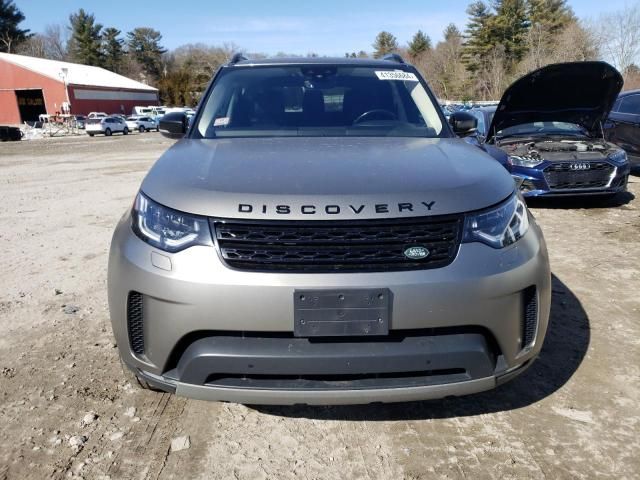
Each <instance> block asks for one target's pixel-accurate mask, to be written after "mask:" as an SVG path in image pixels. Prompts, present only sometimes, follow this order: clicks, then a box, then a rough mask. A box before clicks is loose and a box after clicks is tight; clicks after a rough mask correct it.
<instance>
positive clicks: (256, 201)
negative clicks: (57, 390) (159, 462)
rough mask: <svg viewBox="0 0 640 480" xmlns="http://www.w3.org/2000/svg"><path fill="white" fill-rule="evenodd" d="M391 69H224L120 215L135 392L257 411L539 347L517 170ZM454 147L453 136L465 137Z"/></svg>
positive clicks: (514, 371) (338, 400) (316, 63)
mask: <svg viewBox="0 0 640 480" xmlns="http://www.w3.org/2000/svg"><path fill="white" fill-rule="evenodd" d="M450 123H451V125H450V124H449V123H447V122H446V121H445V118H444V116H443V114H442V111H441V109H440V108H439V106H438V104H437V103H436V99H435V98H434V96H433V94H432V92H431V91H430V89H429V87H428V86H427V84H426V83H425V81H424V80H423V79H422V78H421V76H420V75H419V73H418V72H417V70H416V69H415V68H414V67H412V66H410V65H408V64H405V63H404V61H402V59H401V58H399V57H397V56H391V57H389V58H386V59H383V60H368V59H365V60H359V59H325V58H321V59H318V58H305V59H276V60H269V59H267V60H259V61H251V60H247V59H244V58H242V57H239V56H236V57H234V59H233V60H232V61H231V62H230V63H229V64H227V65H225V66H223V67H222V68H220V70H219V71H218V72H217V73H216V75H215V76H214V78H213V80H212V82H211V84H210V85H209V87H208V89H207V91H206V92H205V94H204V96H203V99H202V101H201V103H200V106H199V108H198V110H197V113H196V115H195V116H194V117H193V118H192V119H191V121H189V122H188V121H187V118H186V116H185V115H184V114H183V113H169V114H167V115H165V117H164V118H163V120H162V122H161V125H160V128H161V131H163V133H164V134H165V135H167V136H173V137H179V138H180V140H179V141H178V142H177V143H176V144H175V145H173V146H172V147H171V148H170V149H169V150H168V151H167V152H166V153H165V154H163V155H162V156H161V157H160V159H159V160H158V161H157V162H156V163H155V165H154V166H153V167H152V168H151V170H150V171H149V173H148V174H147V176H146V178H145V179H144V181H143V182H142V185H141V188H140V191H139V192H138V194H137V196H136V198H135V201H134V202H133V206H132V208H130V209H129V210H128V211H127V212H126V214H125V215H124V217H123V218H122V219H121V221H120V223H119V224H118V226H117V228H116V230H115V233H114V236H113V241H112V245H111V253H110V260H109V282H108V288H109V308H110V312H111V320H112V323H113V332H114V335H115V337H116V340H117V344H118V347H119V352H120V356H121V359H122V361H123V364H124V365H125V366H126V368H127V369H129V370H130V372H132V374H133V375H135V378H136V379H137V381H139V382H140V384H141V385H142V386H143V387H148V388H154V389H160V390H164V391H169V392H176V393H177V394H179V395H184V396H188V397H193V398H199V399H210V400H223V401H233V402H241V403H247V404H298V403H301V404H357V403H369V402H396V401H409V400H420V399H429V398H438V397H445V396H450V395H464V394H470V393H474V392H479V391H483V390H487V389H491V388H493V387H495V386H496V385H498V384H501V383H503V382H505V381H507V380H509V379H511V378H513V377H514V376H516V375H518V374H519V373H521V372H522V371H524V370H525V369H526V368H527V367H528V366H529V365H530V364H531V362H532V361H533V360H534V359H535V357H536V356H537V355H538V353H539V352H540V349H541V346H542V343H543V339H544V336H545V332H546V329H547V322H548V316H549V305H550V295H551V290H550V270H549V262H548V257H547V251H546V247H545V243H544V240H543V236H542V233H541V231H540V229H539V227H538V226H537V225H536V223H535V221H534V219H533V217H532V216H531V214H530V213H529V211H528V210H527V207H526V205H525V203H524V201H523V199H522V197H521V196H520V193H519V192H518V191H517V188H516V185H515V182H514V180H513V178H512V177H511V176H510V175H509V173H508V172H507V171H506V170H505V169H504V168H503V167H502V166H501V165H500V164H499V163H498V162H496V161H495V160H493V159H492V158H491V157H490V156H489V155H487V154H486V153H485V152H483V151H481V150H480V149H478V148H477V147H474V146H472V145H469V144H467V143H466V142H465V141H464V140H462V139H460V138H458V135H466V134H469V133H470V132H473V131H474V127H475V122H474V121H473V120H472V119H471V118H470V116H469V115H468V114H464V113H457V114H453V115H452V116H451V119H450ZM456 134H457V135H456Z"/></svg>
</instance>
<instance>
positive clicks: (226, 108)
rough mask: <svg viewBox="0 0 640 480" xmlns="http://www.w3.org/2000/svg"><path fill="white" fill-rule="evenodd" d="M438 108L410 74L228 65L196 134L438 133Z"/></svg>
mask: <svg viewBox="0 0 640 480" xmlns="http://www.w3.org/2000/svg"><path fill="white" fill-rule="evenodd" d="M442 132H443V125H442V122H441V120H440V116H439V115H438V112H437V110H436V107H435V105H434V103H433V101H432V99H431V97H430V96H429V94H428V93H427V91H426V90H425V89H424V87H423V86H422V84H421V83H420V82H419V81H418V78H417V77H416V76H415V74H413V73H411V72H408V71H401V70H391V69H384V68H373V67H354V66H328V65H304V66H277V67H247V68H244V67H242V68H233V69H225V70H223V71H222V72H221V73H220V77H219V78H218V79H217V80H216V83H215V86H214V88H213V90H212V92H211V94H210V95H209V98H207V100H206V103H205V105H204V108H203V113H202V115H201V117H200V119H199V121H198V124H197V126H196V128H195V135H197V136H200V137H203V138H212V137H255V136H269V137H272V136H273V137H275V136H398V137H437V136H440V135H441V134H442Z"/></svg>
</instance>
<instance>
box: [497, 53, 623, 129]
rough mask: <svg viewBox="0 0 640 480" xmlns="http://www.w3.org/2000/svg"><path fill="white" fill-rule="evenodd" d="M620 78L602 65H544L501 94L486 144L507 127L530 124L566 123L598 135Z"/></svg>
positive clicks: (613, 98)
mask: <svg viewBox="0 0 640 480" xmlns="http://www.w3.org/2000/svg"><path fill="white" fill-rule="evenodd" d="M622 83H623V80H622V76H621V75H620V73H619V72H618V71H617V70H616V69H615V68H613V67H612V66H611V65H609V64H608V63H605V62H573V63H557V64H554V65H547V66H546V67H542V68H540V69H539V70H535V71H533V72H531V73H529V74H528V75H525V76H524V77H522V78H520V79H519V80H516V81H515V82H514V83H512V84H511V86H510V87H509V88H507V90H506V91H505V92H504V95H503V96H502V99H501V100H500V104H499V105H498V108H497V110H496V113H495V115H494V117H493V121H492V122H491V126H490V127H489V130H488V134H487V140H490V139H491V138H492V137H493V136H494V135H495V133H496V132H499V131H500V130H504V129H505V128H508V127H513V126H515V125H521V124H523V123H531V122H553V121H555V122H567V123H575V124H577V125H581V126H582V127H584V128H586V129H587V130H588V131H589V132H600V124H601V123H603V122H604V120H605V119H606V117H607V115H608V114H609V111H610V110H611V107H613V103H614V102H615V100H616V98H617V96H618V93H620V89H621V88H622Z"/></svg>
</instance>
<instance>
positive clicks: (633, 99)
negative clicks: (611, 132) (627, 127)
mask: <svg viewBox="0 0 640 480" xmlns="http://www.w3.org/2000/svg"><path fill="white" fill-rule="evenodd" d="M619 112H620V113H631V114H633V115H640V95H629V96H628V97H624V98H623V99H622V103H621V104H620V109H619Z"/></svg>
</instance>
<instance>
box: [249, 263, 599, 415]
mask: <svg viewBox="0 0 640 480" xmlns="http://www.w3.org/2000/svg"><path fill="white" fill-rule="evenodd" d="M552 285H553V295H552V302H551V316H550V319H549V328H548V330H547V337H546V339H545V342H544V345H543V347H542V351H541V353H540V356H539V357H538V359H537V360H536V361H535V362H534V363H533V365H532V366H531V367H530V368H529V369H528V370H527V371H526V372H524V373H523V374H522V375H520V376H519V377H517V378H515V379H514V380H512V381H511V382H509V383H506V384H505V385H502V386H500V387H498V388H497V389H495V390H490V391H487V392H482V393H478V394H474V395H469V396H465V397H452V398H445V399H442V400H429V401H423V402H408V403H396V404H379V403H378V404H370V405H351V406H326V407H325V406H307V405H299V406H298V405H297V406H292V407H284V406H269V405H261V406H257V405H254V406H250V408H253V409H255V410H257V411H259V412H262V413H264V414H267V415H277V416H283V417H292V418H311V419H318V420H356V421H357V420H367V421H393V420H420V419H436V418H450V417H464V416H474V415H480V414H483V413H493V412H501V411H506V410H513V409H518V408H522V407H526V406H528V405H531V404H533V403H536V402H538V401H539V400H542V399H543V398H545V397H548V396H549V395H551V394H553V393H554V392H555V391H557V390H558V389H560V388H561V387H562V386H563V385H564V384H565V383H567V381H568V380H569V379H570V378H571V377H572V376H573V374H574V372H575V371H576V370H577V369H578V367H579V366H580V364H581V363H582V359H583V358H584V356H585V355H586V353H587V349H588V348H589V341H590V336H591V333H590V327H589V318H588V317H587V314H586V312H585V311H584V309H583V308H582V305H581V303H580V300H578V298H577V297H576V296H575V295H574V294H573V293H572V292H571V290H569V288H568V287H567V286H566V285H565V284H564V283H562V281H560V280H559V279H558V278H557V277H556V276H555V275H553V280H552Z"/></svg>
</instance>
